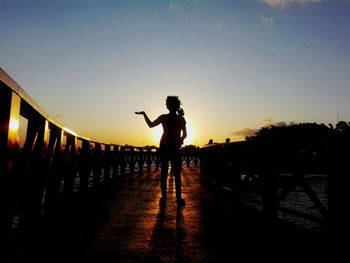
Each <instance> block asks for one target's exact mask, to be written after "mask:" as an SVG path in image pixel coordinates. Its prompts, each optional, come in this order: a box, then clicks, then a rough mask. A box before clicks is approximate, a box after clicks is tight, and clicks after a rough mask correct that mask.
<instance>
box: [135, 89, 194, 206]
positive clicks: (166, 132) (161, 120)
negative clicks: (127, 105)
mask: <svg viewBox="0 0 350 263" xmlns="http://www.w3.org/2000/svg"><path fill="white" fill-rule="evenodd" d="M180 104H181V102H180V100H179V98H178V97H177V96H168V97H167V99H166V106H167V108H168V110H169V113H168V114H162V115H160V116H159V117H158V118H157V119H156V120H155V121H151V120H150V119H149V118H148V116H147V114H146V113H145V112H144V111H140V112H135V113H136V114H141V115H143V117H144V118H145V121H146V123H147V125H148V126H149V127H150V128H153V127H155V126H157V125H159V124H162V126H163V135H162V138H161V140H160V161H161V176H160V180H161V183H160V188H161V191H162V197H161V198H160V200H159V203H160V204H161V205H165V204H166V195H167V177H168V166H169V161H170V162H171V167H172V171H173V175H174V177H175V187H176V202H177V204H178V205H184V204H185V200H184V199H182V197H181V166H182V163H181V156H180V147H181V145H182V144H183V141H184V139H185V138H186V136H187V130H186V121H185V118H184V117H183V115H184V111H183V110H182V109H181V108H180Z"/></svg>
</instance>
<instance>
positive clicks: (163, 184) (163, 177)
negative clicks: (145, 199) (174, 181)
mask: <svg viewBox="0 0 350 263" xmlns="http://www.w3.org/2000/svg"><path fill="white" fill-rule="evenodd" d="M160 165H161V168H160V189H161V192H162V197H161V199H160V204H165V202H166V196H167V179H168V168H169V154H168V151H167V149H166V147H164V146H163V147H161V148H160Z"/></svg>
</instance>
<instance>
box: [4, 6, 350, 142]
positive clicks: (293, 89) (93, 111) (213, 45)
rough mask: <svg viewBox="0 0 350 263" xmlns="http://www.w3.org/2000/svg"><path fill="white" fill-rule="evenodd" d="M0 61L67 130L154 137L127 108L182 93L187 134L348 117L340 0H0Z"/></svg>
mask: <svg viewBox="0 0 350 263" xmlns="http://www.w3.org/2000/svg"><path fill="white" fill-rule="evenodd" d="M0 34H1V36H2V40H1V42H0V62H1V64H0V66H1V67H2V68H3V69H4V70H5V71H6V72H7V73H8V74H9V75H10V76H12V77H13V78H14V79H15V80H16V81H17V82H18V83H19V84H20V86H21V87H22V88H23V89H24V90H25V91H26V92H27V93H28V94H29V95H30V96H31V97H32V98H33V99H34V100H35V101H36V102H37V103H38V104H39V105H41V106H42V108H43V109H44V110H45V111H46V112H47V113H48V114H49V115H50V116H52V117H53V118H56V119H57V121H59V122H61V123H62V124H63V125H64V126H67V127H69V128H70V129H72V130H74V131H75V132H76V133H78V134H80V135H83V136H86V137H89V138H94V139H96V140H103V141H107V142H113V143H118V144H126V143H128V144H134V145H146V144H157V140H158V137H159V134H160V133H161V129H160V128H155V129H149V128H148V127H146V125H145V123H144V122H143V120H142V119H141V118H140V116H136V115H135V114H134V113H133V112H134V111H135V110H145V111H146V112H147V113H148V114H149V116H150V118H151V119H154V118H156V117H157V116H158V115H160V114H162V113H164V112H166V108H165V98H166V96H167V95H178V96H179V97H180V99H181V101H182V102H183V105H182V106H183V108H184V110H185V117H186V120H187V123H188V127H189V132H190V134H189V138H188V140H187V141H186V143H194V144H198V145H203V144H205V143H206V142H207V141H208V140H209V139H210V138H212V139H214V141H217V142H223V141H224V140H225V138H227V137H230V138H231V140H233V141H235V140H241V139H242V138H244V136H245V135H246V134H249V132H252V131H254V130H256V129H259V128H260V127H261V126H263V125H266V124H270V123H279V122H286V123H290V122H317V123H325V124H328V123H335V122H336V121H337V118H338V114H337V113H338V112H339V118H340V119H343V120H347V121H349V120H350V106H349V105H350V104H349V98H350V88H349V83H350V82H349V81H350V63H349V62H350V1H347V0H344V1H326V0H323V1H322V0H298V1H297V0H251V1H239V0H237V1H205V0H194V1H190V0H188V1H34V0H33V1H15V0H14V1H3V0H0Z"/></svg>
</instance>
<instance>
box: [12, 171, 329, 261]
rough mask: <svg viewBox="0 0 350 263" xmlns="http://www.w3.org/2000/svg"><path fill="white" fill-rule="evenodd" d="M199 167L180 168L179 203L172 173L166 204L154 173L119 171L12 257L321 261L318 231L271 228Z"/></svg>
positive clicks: (322, 250)
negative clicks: (209, 181) (203, 180)
mask: <svg viewBox="0 0 350 263" xmlns="http://www.w3.org/2000/svg"><path fill="white" fill-rule="evenodd" d="M198 172H199V170H198V168H189V167H184V168H183V172H182V178H183V197H184V198H185V199H186V205H185V206H184V207H182V208H178V207H177V205H176V202H175V186H174V182H173V178H172V176H169V179H168V185H169V188H168V200H167V205H166V207H165V208H163V209H162V208H161V207H160V206H159V204H158V201H159V198H160V189H159V172H152V173H149V174H144V175H142V176H138V175H135V176H134V177H132V178H130V177H128V178H125V179H123V180H121V181H120V182H119V183H118V185H117V186H113V189H111V188H109V189H105V190H104V191H101V192H99V193H96V194H95V195H90V200H89V202H82V201H81V200H78V199H77V200H76V202H75V203H74V204H70V205H69V206H65V208H64V209H62V210H61V213H60V214H57V215H53V216H51V219H50V220H48V221H49V222H50V223H49V224H47V225H46V228H44V229H43V230H42V233H41V235H40V238H38V239H35V238H33V239H32V240H30V241H28V242H27V243H26V245H25V246H23V248H22V251H21V253H19V255H21V256H20V257H17V261H23V262H24V261H29V260H30V259H33V260H35V262H41V261H42V262H90V263H94V262H108V263H109V262H296V261H297V260H298V261H299V260H310V261H312V262H327V261H326V259H327V249H326V248H327V247H326V244H325V243H324V239H323V238H322V237H320V236H317V235H316V234H314V233H311V232H308V231H306V230H303V229H300V228H298V227H293V226H290V225H287V224H286V225H285V224H283V223H280V224H278V226H277V227H276V228H275V231H272V229H271V228H268V227H266V225H264V223H263V219H262V217H261V215H260V213H259V212H257V211H256V210H254V209H251V208H248V207H245V206H241V205H239V204H237V202H235V200H234V199H233V198H232V197H231V196H230V194H229V193H224V192H218V191H215V190H213V189H206V188H204V187H203V186H202V185H201V184H200V182H199V175H198ZM52 218H54V219H55V220H52ZM33 262H34V261H33Z"/></svg>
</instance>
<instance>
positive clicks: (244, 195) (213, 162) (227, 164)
mask: <svg viewBox="0 0 350 263" xmlns="http://www.w3.org/2000/svg"><path fill="white" fill-rule="evenodd" d="M309 139H310V140H312V138H309ZM319 139H320V138H317V140H318V141H317V143H312V142H311V143H310V141H309V143H308V147H306V146H305V145H304V144H303V143H301V142H296V141H287V140H286V139H285V138H275V139H274V140H271V141H266V140H251V141H243V142H234V143H228V144H212V145H208V146H206V147H203V148H202V149H201V163H200V164H201V172H200V174H201V181H202V182H203V183H204V184H206V185H210V186H215V187H217V188H219V189H222V190H224V191H229V192H231V193H232V196H233V198H234V200H235V201H239V202H244V203H245V204H248V205H250V206H253V207H255V208H257V209H260V210H261V211H262V214H263V215H264V218H265V219H266V222H274V221H275V220H276V219H277V218H293V217H294V218H297V219H301V220H307V221H309V223H311V225H312V224H313V225H314V227H311V228H313V229H318V230H320V229H322V230H325V229H329V227H331V228H332V227H333V228H337V227H340V226H342V227H340V228H341V229H344V228H345V225H349V224H348V222H345V221H344V220H345V218H348V219H349V209H348V205H346V201H345V200H348V198H349V197H348V194H345V193H346V192H348V191H349V190H348V189H349V188H348V187H349V186H350V184H349V182H350V174H349V172H350V168H349V163H350V152H349V150H350V147H349V146H350V143H349V136H348V135H346V136H345V135H339V134H336V133H334V134H332V133H331V134H330V135H329V136H326V137H325V138H323V140H321V142H320V141H319ZM315 142H316V140H315ZM310 145H312V146H311V147H310ZM345 188H346V189H347V190H345ZM303 206H304V207H303ZM301 220H299V222H300V221H301ZM306 225H307V224H306ZM315 226H317V227H315ZM335 232H338V233H340V230H339V231H335Z"/></svg>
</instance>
